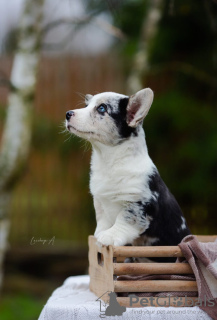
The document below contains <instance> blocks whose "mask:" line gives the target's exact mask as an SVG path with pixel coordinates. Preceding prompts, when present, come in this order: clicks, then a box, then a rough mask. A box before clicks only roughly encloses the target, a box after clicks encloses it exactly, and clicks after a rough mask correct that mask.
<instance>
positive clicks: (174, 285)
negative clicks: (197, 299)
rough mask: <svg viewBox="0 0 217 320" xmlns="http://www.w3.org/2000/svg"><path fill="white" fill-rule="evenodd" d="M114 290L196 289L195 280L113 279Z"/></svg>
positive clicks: (158, 290) (157, 290) (156, 290)
mask: <svg viewBox="0 0 217 320" xmlns="http://www.w3.org/2000/svg"><path fill="white" fill-rule="evenodd" d="M114 291H115V292H160V291H197V283H196V281H186V280H143V281H131V280H130V281H114Z"/></svg>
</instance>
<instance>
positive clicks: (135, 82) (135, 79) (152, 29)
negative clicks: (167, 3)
mask: <svg viewBox="0 0 217 320" xmlns="http://www.w3.org/2000/svg"><path fill="white" fill-rule="evenodd" d="M163 2H164V1H163V0H149V8H148V11H147V15H146V16H145V17H144V21H143V26H142V32H141V37H140V41H139V47H138V51H137V53H136V54H135V56H134V61H133V67H132V70H131V74H130V76H129V77H128V80H127V93H128V94H134V93H135V92H137V91H139V90H141V89H142V88H143V86H144V79H145V76H146V74H147V73H148V71H149V61H148V59H149V51H150V45H151V44H152V41H153V39H154V37H155V35H156V32H157V28H158V22H159V20H160V18H161V16H162V6H163Z"/></svg>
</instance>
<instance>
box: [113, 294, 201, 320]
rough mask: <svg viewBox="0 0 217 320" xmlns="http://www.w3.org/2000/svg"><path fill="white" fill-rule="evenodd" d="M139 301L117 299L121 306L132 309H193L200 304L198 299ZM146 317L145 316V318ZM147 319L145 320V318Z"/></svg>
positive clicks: (150, 299)
mask: <svg viewBox="0 0 217 320" xmlns="http://www.w3.org/2000/svg"><path fill="white" fill-rule="evenodd" d="M137 298H138V301H136V300H135V298H134V299H133V300H131V302H130V298H129V297H117V301H118V303H119V304H120V305H121V306H124V307H128V308H129V307H130V308H141V307H179V308H180V307H193V306H194V305H195V304H196V303H197V302H198V297H179V298H176V297H151V298H150V297H137ZM144 317H145V316H144ZM144 319H145V318H144Z"/></svg>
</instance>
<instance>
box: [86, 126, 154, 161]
mask: <svg viewBox="0 0 217 320" xmlns="http://www.w3.org/2000/svg"><path fill="white" fill-rule="evenodd" d="M137 133H138V134H137V136H134V135H132V136H131V137H130V138H128V139H126V140H123V141H121V142H120V143H119V144H116V145H105V144H103V143H101V142H98V141H94V142H92V148H93V156H96V157H97V158H101V159H103V160H104V161H106V162H107V161H109V162H110V161H111V159H112V160H113V161H117V160H118V159H121V160H122V161H123V160H124V159H128V158H132V157H133V158H135V157H137V156H141V155H142V156H143V157H144V156H148V149H147V145H146V140H145V132H144V130H143V128H142V126H140V128H138V132H137Z"/></svg>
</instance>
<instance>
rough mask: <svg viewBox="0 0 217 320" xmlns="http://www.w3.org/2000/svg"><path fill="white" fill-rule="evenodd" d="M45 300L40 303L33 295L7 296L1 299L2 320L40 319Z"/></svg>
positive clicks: (0, 316) (0, 315)
mask: <svg viewBox="0 0 217 320" xmlns="http://www.w3.org/2000/svg"><path fill="white" fill-rule="evenodd" d="M43 305H44V300H43V301H40V300H39V299H38V298H35V297H33V296H31V295H26V294H16V295H11V294H6V295H3V296H1V298H0V319H1V320H36V319H38V317H39V315H40V313H41V311H42V308H43Z"/></svg>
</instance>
